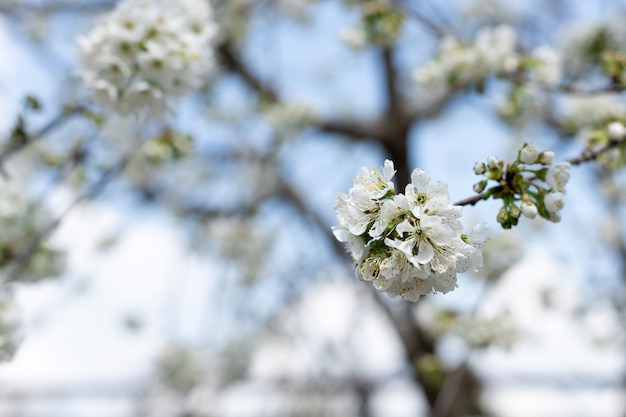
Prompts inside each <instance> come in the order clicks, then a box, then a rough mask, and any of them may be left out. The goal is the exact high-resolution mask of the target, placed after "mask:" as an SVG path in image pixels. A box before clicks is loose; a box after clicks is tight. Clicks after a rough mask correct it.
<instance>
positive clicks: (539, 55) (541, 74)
mask: <svg viewBox="0 0 626 417" xmlns="http://www.w3.org/2000/svg"><path fill="white" fill-rule="evenodd" d="M532 57H533V58H534V59H535V60H536V67H535V68H533V73H534V77H535V79H536V80H537V81H538V82H539V83H540V84H542V85H544V86H546V87H549V88H554V87H556V86H558V85H559V83H560V82H561V78H562V77H563V58H562V57H561V54H560V53H559V52H558V51H557V50H556V49H554V48H550V47H548V46H540V47H539V48H537V49H535V50H534V51H533V53H532Z"/></svg>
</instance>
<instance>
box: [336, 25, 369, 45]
mask: <svg viewBox="0 0 626 417" xmlns="http://www.w3.org/2000/svg"><path fill="white" fill-rule="evenodd" d="M339 37H340V38H341V40H342V41H343V42H344V43H345V44H346V45H348V46H349V47H350V48H352V49H361V48H363V47H365V45H366V44H367V35H366V34H365V31H364V30H363V28H360V27H352V26H348V27H345V28H343V29H342V30H341V32H340V34H339Z"/></svg>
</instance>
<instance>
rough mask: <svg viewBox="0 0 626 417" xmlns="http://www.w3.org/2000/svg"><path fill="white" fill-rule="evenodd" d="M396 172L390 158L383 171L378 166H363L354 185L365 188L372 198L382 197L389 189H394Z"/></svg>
mask: <svg viewBox="0 0 626 417" xmlns="http://www.w3.org/2000/svg"><path fill="white" fill-rule="evenodd" d="M395 173H396V171H395V170H394V168H393V162H392V161H390V160H389V159H386V160H385V163H384V166H383V170H382V172H380V171H379V170H378V169H376V168H374V169H367V168H365V167H362V168H361V169H360V170H359V174H358V175H357V176H356V178H355V179H354V187H355V188H362V189H364V190H365V191H366V192H367V193H368V194H369V196H370V197H371V198H372V199H379V198H382V197H384V196H385V194H387V193H388V192H389V191H394V189H395V187H394V185H393V182H392V181H391V179H392V178H393V176H394V175H395Z"/></svg>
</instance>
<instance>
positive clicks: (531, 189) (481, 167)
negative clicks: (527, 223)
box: [474, 143, 569, 229]
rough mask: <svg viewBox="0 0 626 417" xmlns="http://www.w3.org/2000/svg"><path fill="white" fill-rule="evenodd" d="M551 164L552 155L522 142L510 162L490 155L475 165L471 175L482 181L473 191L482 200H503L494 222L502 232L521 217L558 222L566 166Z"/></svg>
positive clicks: (567, 167)
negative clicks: (496, 221) (537, 217)
mask: <svg viewBox="0 0 626 417" xmlns="http://www.w3.org/2000/svg"><path fill="white" fill-rule="evenodd" d="M553 162H554V153H553V152H551V151H543V152H539V151H537V150H536V149H535V147H534V145H533V144H532V143H530V144H528V143H524V145H523V146H522V148H521V149H520V150H519V151H518V153H517V158H516V159H515V160H514V161H513V162H506V161H502V160H500V159H498V158H496V157H495V156H491V157H489V158H488V159H487V161H486V162H485V163H483V162H478V163H476V164H475V165H474V173H475V174H476V175H480V176H483V177H484V179H482V180H480V181H479V182H477V183H476V184H474V191H475V192H476V193H479V194H480V193H482V199H483V200H487V199H489V198H494V199H500V200H502V203H503V205H502V208H500V210H499V211H498V215H497V220H498V223H500V225H501V226H502V227H503V228H504V229H510V228H511V227H513V226H516V225H517V224H518V222H519V219H520V218H521V217H522V216H525V217H528V218H535V217H536V216H537V215H540V216H541V217H544V218H546V219H548V220H550V221H554V222H556V221H559V220H560V215H559V214H558V211H559V210H560V209H561V208H562V207H563V201H562V199H563V194H564V193H565V189H564V187H565V183H566V182H567V180H568V179H569V173H568V172H567V170H568V169H569V164H568V163H558V164H553ZM490 185H491V186H490ZM546 197H548V198H547V199H546Z"/></svg>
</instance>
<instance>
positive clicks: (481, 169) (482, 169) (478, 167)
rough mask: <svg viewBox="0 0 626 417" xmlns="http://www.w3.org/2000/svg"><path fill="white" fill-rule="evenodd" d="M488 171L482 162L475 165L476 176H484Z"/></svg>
mask: <svg viewBox="0 0 626 417" xmlns="http://www.w3.org/2000/svg"><path fill="white" fill-rule="evenodd" d="M486 169H487V167H485V164H483V163H482V162H476V163H475V164H474V174H476V175H483V174H484V173H485V170H486ZM479 192H480V191H479Z"/></svg>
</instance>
